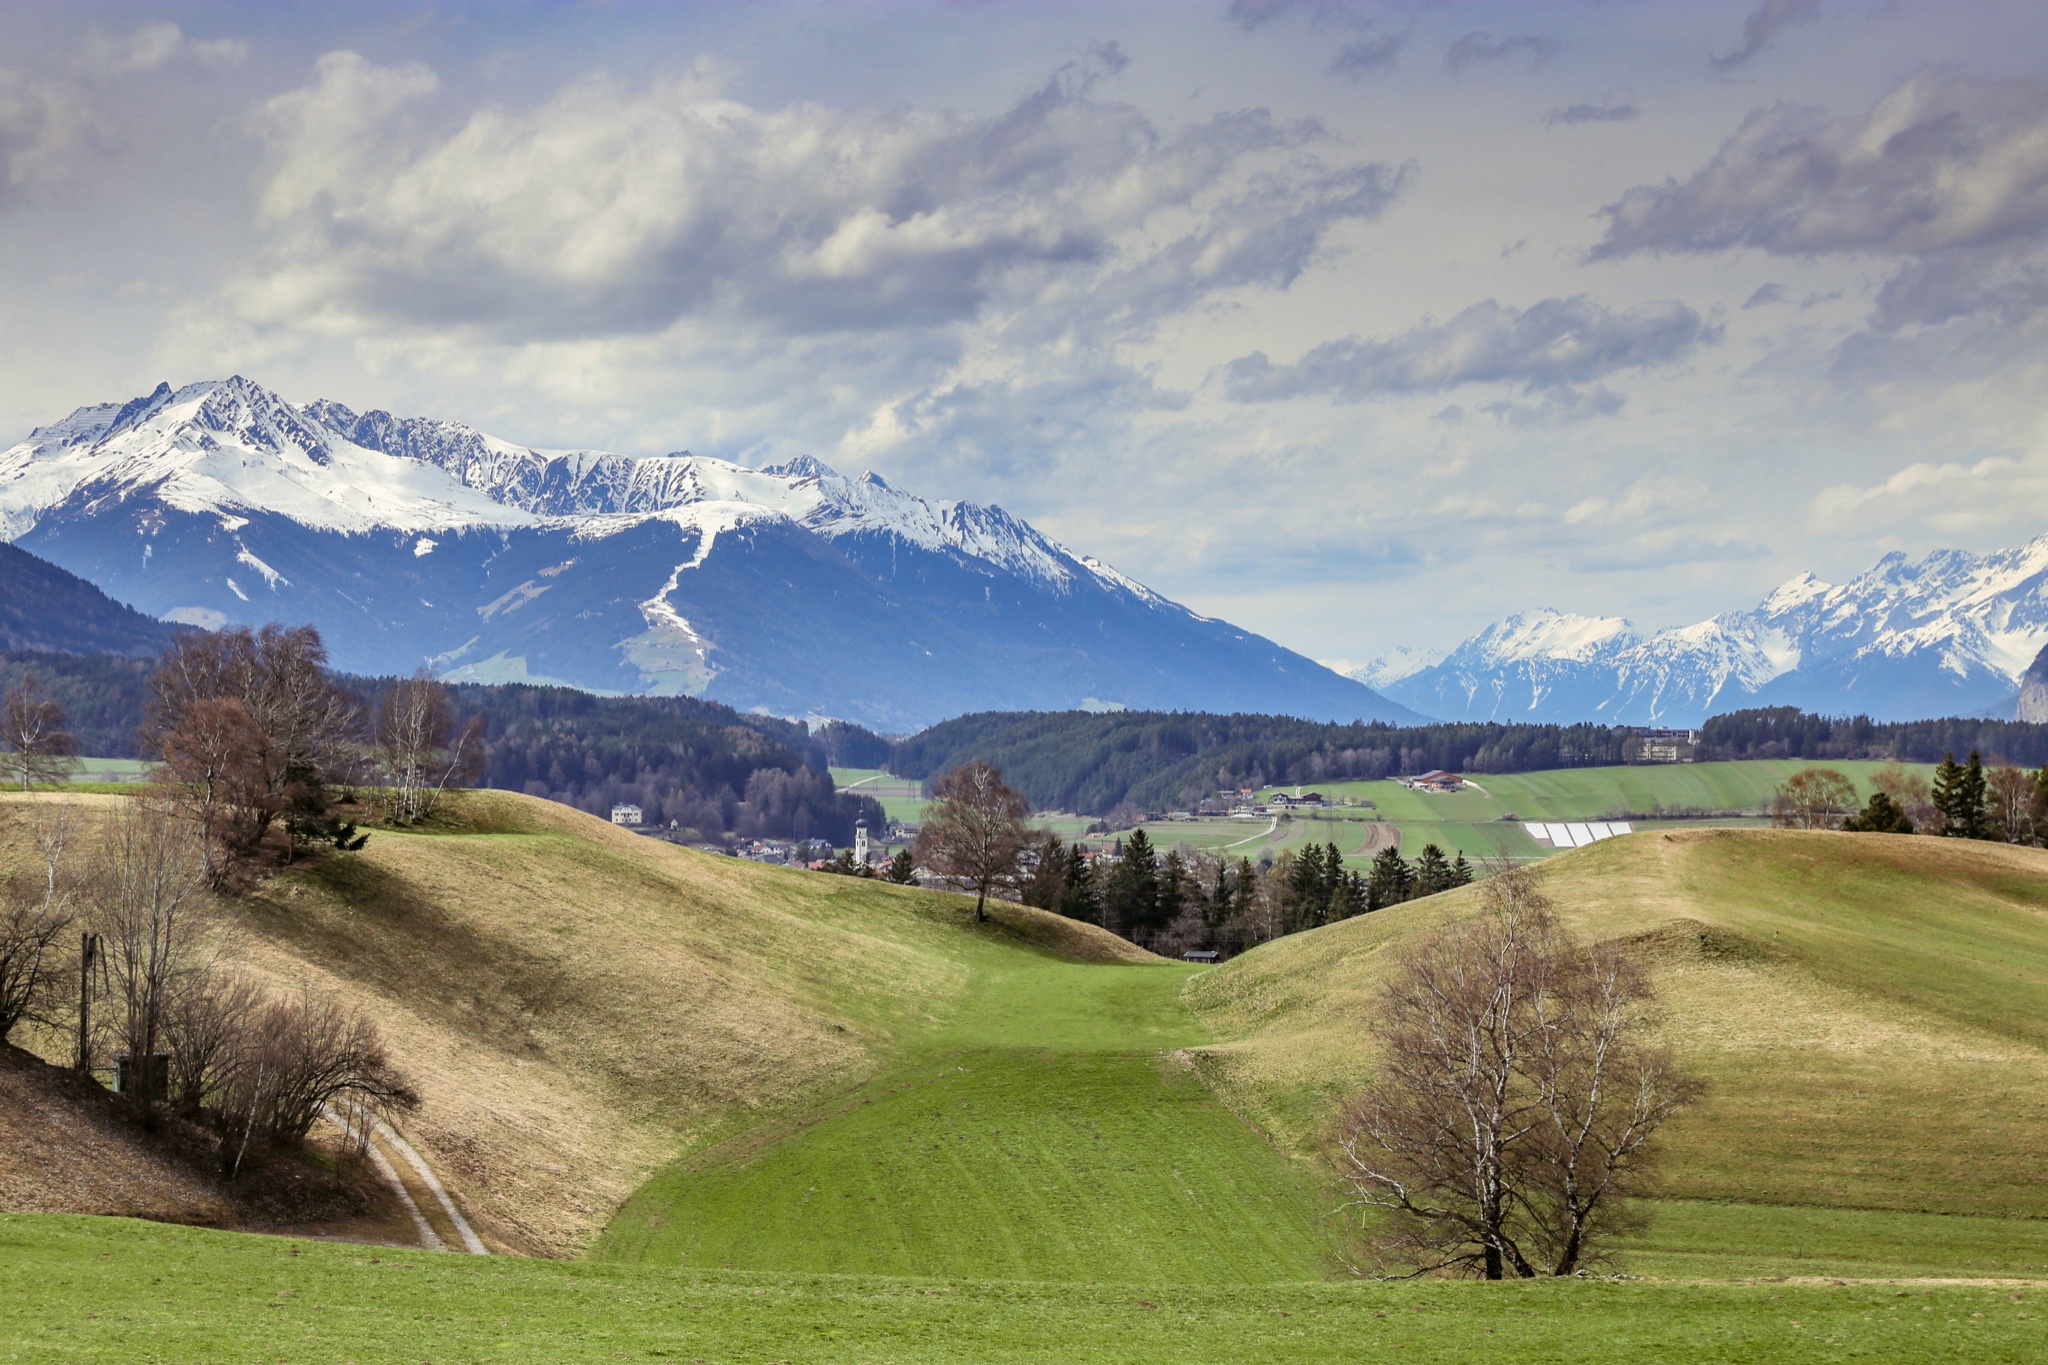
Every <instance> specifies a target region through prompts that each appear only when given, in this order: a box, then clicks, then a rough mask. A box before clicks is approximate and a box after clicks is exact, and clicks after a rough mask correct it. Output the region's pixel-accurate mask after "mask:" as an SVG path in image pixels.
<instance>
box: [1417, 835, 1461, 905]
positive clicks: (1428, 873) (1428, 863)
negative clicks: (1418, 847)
mask: <svg viewBox="0 0 2048 1365" xmlns="http://www.w3.org/2000/svg"><path fill="white" fill-rule="evenodd" d="M1454 885H1456V883H1454V882H1453V881H1452V880H1451V864H1450V860H1449V859H1447V858H1445V857H1444V851H1443V850H1442V849H1440V848H1438V847H1437V846H1436V845H1435V844H1424V845H1423V846H1422V856H1421V857H1419V858H1417V859H1416V860H1415V894H1416V895H1418V896H1434V895H1435V894H1436V893H1437V892H1439V891H1448V890H1450V889H1451V887H1452V886H1454Z"/></svg>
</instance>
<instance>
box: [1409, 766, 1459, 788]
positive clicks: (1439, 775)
mask: <svg viewBox="0 0 2048 1365" xmlns="http://www.w3.org/2000/svg"><path fill="white" fill-rule="evenodd" d="M1401 785H1402V786H1404V787H1406V788H1408V790H1410V791H1418V792H1454V791H1456V790H1458V788H1460V787H1462V786H1464V785H1465V779H1464V778H1462V777H1460V776H1458V775H1457V774H1456V773H1447V772H1445V771H1444V770H1443V769H1442V768H1432V769H1431V770H1430V771H1428V772H1426V773H1423V774H1422V775H1421V776H1420V777H1407V778H1403V779H1402V780H1401Z"/></svg>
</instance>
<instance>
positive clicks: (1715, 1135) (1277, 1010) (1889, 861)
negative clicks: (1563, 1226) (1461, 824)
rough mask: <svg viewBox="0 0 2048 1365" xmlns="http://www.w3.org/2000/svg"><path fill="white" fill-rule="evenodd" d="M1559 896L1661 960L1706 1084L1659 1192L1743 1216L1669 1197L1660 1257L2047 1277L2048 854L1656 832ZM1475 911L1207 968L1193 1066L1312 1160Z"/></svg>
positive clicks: (1424, 906)
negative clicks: (1907, 1254)
mask: <svg viewBox="0 0 2048 1365" xmlns="http://www.w3.org/2000/svg"><path fill="white" fill-rule="evenodd" d="M1545 885H1546V889H1547V891H1548V894H1550V895H1551V896H1552V897H1553V898H1554V899H1555V900H1556V902H1557V904H1558V906H1559V908H1560V910H1561V911H1562V912H1563V913H1564V915H1565V917H1566V918H1567V920H1568V921H1570V922H1571V923H1573V924H1574V925H1576V926H1577V927H1578V928H1579V929H1580V930H1581V931H1583V932H1585V933H1587V934H1589V935H1593V936H1600V937H1614V936H1619V937H1626V938H1630V939H1634V940H1637V941H1638V942H1640V943H1641V944H1643V945H1644V947H1645V948H1646V950H1647V951H1648V952H1650V953H1651V954H1652V956H1653V959H1654V962H1655V975H1656V980H1657V983H1658V986H1659V989H1660V992H1661V994H1662V997H1663V1001H1664V1004H1665V1007H1666V1009H1667V1011H1668V1017H1667V1022H1666V1027H1667V1029H1668V1030H1669V1032H1670V1035H1671V1036H1672V1038H1673V1039H1674V1040H1675V1041H1676V1042H1677V1044H1678V1045H1679V1047H1680V1048H1681V1050H1682V1052H1683V1055H1684V1056H1685V1057H1686V1059H1687V1060H1688V1061H1689V1062H1690V1064H1691V1065H1692V1066H1693V1067H1695V1068H1696V1069H1698V1070H1699V1071H1701V1072H1702V1073H1704V1074H1705V1075H1706V1076H1707V1077H1708V1079H1709V1080H1710V1082H1711V1084H1712V1091H1711V1093H1710V1095H1709V1097H1708V1098H1707V1100H1706V1101H1705V1102H1704V1103H1702V1104H1701V1105H1700V1106H1699V1107H1698V1108H1697V1109H1696V1110H1694V1111H1693V1112H1691V1113H1689V1114H1687V1115H1685V1116H1684V1117H1682V1118H1681V1119H1680V1120H1679V1121H1677V1122H1676V1123H1674V1125H1673V1127H1672V1129H1671V1131H1670V1143H1669V1146H1670V1162H1669V1166H1670V1170H1669V1174H1668V1178H1667V1181H1666V1188H1665V1194H1666V1196H1667V1197H1668V1198H1669V1199H1670V1200H1672V1201H1716V1203H1721V1202H1725V1203H1730V1204H1735V1205H1741V1206H1746V1207H1747V1208H1748V1210H1749V1211H1748V1212H1747V1213H1745V1214H1742V1215H1740V1216H1736V1215H1734V1214H1731V1213H1728V1212H1727V1211H1725V1210H1722V1211H1720V1212H1716V1211H1715V1210H1714V1207H1713V1206H1711V1205H1688V1204H1680V1203H1676V1202H1674V1203H1672V1204H1670V1205H1668V1206H1667V1210H1666V1211H1667V1215H1668V1216H1667V1217H1666V1218H1665V1219H1664V1220H1663V1222H1662V1224H1661V1230H1660V1231H1656V1232H1653V1233H1652V1234H1651V1238H1650V1242H1649V1245H1650V1246H1651V1247H1653V1248H1661V1250H1662V1251H1663V1252H1666V1253H1669V1255H1670V1256H1672V1257H1676V1258H1678V1260H1679V1261H1681V1262H1682V1261H1683V1260H1684V1258H1686V1257H1697V1256H1703V1255H1709V1254H1716V1253H1737V1254H1738V1256H1739V1254H1740V1253H1742V1252H1745V1251H1746V1252H1749V1253H1751V1254H1753V1255H1756V1256H1765V1257H1767V1256H1769V1255H1771V1254H1775V1253H1772V1252H1771V1251H1770V1250H1769V1248H1771V1247H1773V1246H1776V1247H1780V1248H1781V1249H1782V1248H1783V1247H1784V1246H1785V1245H1787V1244H1790V1243H1797V1242H1798V1241H1799V1240H1800V1238H1801V1237H1804V1238H1805V1239H1806V1240H1807V1241H1808V1242H1811V1243H1815V1244H1821V1243H1825V1244H1827V1245H1828V1247H1829V1249H1830V1250H1829V1254H1831V1255H1835V1256H1836V1257H1837V1258H1838V1260H1842V1261H1846V1262H1854V1261H1856V1260H1857V1258H1858V1257H1859V1256H1866V1257H1867V1258H1869V1259H1870V1260H1871V1261H1872V1262H1876V1263H1884V1262H1885V1258H1886V1257H1888V1256H1889V1257H1892V1258H1894V1260H1896V1258H1897V1257H1898V1256H1899V1255H1901V1254H1903V1253H1902V1250H1901V1245H1902V1244H1904V1243H1911V1242H1914V1241H1918V1240H1924V1239H1932V1240H1931V1242H1930V1245H1931V1244H1933V1243H1939V1242H1941V1241H1943V1240H1944V1239H1948V1240H1949V1241H1951V1242H1953V1241H1954V1240H1956V1239H1957V1238H1958V1236H1959V1235H1960V1236H1961V1240H1964V1241H1968V1240H1970V1239H1971V1238H1975V1237H1981V1238H1986V1239H1989V1240H1988V1242H1987V1243H1986V1244H1985V1245H1987V1246H1996V1247H1997V1248H1999V1250H1997V1251H1995V1252H1994V1253H1987V1254H1990V1255H1991V1259H1992V1260H1993V1261H1999V1260H2001V1258H2002V1260H2003V1263H2004V1264H2005V1265H2007V1266H2008V1267H2009V1268H2020V1267H2026V1268H2031V1269H2034V1270H2036V1271H2039V1270H2048V1223H2044V1222H2039V1221H2035V1220H2041V1219H2048V1179H2044V1178H2043V1167H2042V1158H2043V1156H2044V1154H2048V1153H2044V1148H2048V1011H2044V1009H2043V1005H2044V1003H2048V852H2043V851H2042V850H2038V849H2021V848H2013V847H2009V846H2006V845H2001V844H1979V843H1966V842H1962V841H1957V840H1940V839H1928V838H1917V837H1911V838H1909V837H1901V836H1876V835H1842V834H1828V833H1800V832H1793V831H1767V830H1757V831H1747V830H1701V831H1684V832H1664V833H1651V834H1639V835H1635V836H1632V837H1628V838H1623V839H1614V840H1609V841H1607V842H1604V843H1600V844H1595V845H1593V846H1592V847H1590V848H1585V849H1580V850H1577V851H1575V852H1572V853H1568V854H1563V855H1560V856H1559V857H1557V858H1555V859H1554V860H1552V861H1551V862H1549V863H1548V864H1546V872H1545ZM1477 904H1478V897H1477V891H1476V889H1473V890H1467V891H1460V892H1455V893H1451V894H1448V895H1445V896H1440V897H1435V898H1432V899H1431V900H1428V901H1421V902H1415V903H1412V904H1410V905H1408V906H1403V907H1398V908H1396V909H1394V910H1391V911H1386V912H1382V913H1380V914H1377V915H1371V916H1366V917H1362V918H1359V919H1354V920H1347V921H1345V922H1343V923H1341V924H1337V925H1334V926H1331V927H1329V928H1326V929H1321V930H1317V931H1315V932H1312V933H1308V934H1301V935H1296V936H1294V937H1291V938H1286V939H1281V940H1278V941H1276V942H1274V943H1272V944H1269V945H1266V946H1265V947H1263V948H1261V949H1259V950H1257V951H1256V952H1253V953H1249V954H1246V955H1245V956H1244V957H1241V958H1239V959H1237V960H1236V961H1234V962H1232V963H1230V964H1228V965H1227V966H1225V967H1223V968H1220V969H1218V970H1216V971H1215V972H1212V973H1209V974H1206V975H1204V976H1203V977H1202V978H1200V979H1199V980H1197V981H1195V982H1194V983H1192V984H1191V986H1190V988H1189V991H1188V999H1189V1001H1190V1003H1191V1004H1192V1005H1193V1006H1194V1008H1195V1010H1196V1012H1197V1013H1198V1014H1199V1015H1200V1016H1201V1017H1202V1019H1203V1020H1204V1022H1206V1023H1207V1024H1208V1025H1209V1026H1210V1028H1212V1029H1213V1030H1214V1031H1215V1032H1216V1033H1217V1034H1218V1036H1219V1037H1222V1038H1225V1039H1228V1040H1230V1041H1228V1042H1226V1043H1224V1044H1222V1045H1220V1046H1217V1047H1213V1048H1209V1049H1204V1050H1202V1052H1201V1054H1200V1059H1199V1063H1198V1064H1199V1066H1200V1067H1201V1069H1202V1071H1203V1073H1204V1075H1205V1076H1206V1077H1207V1078H1208V1079H1210V1080H1211V1081H1212V1082H1213V1083H1214V1084H1215V1085H1216V1086H1217V1088H1218V1090H1219V1091H1220V1093H1222V1094H1223V1095H1224V1096H1225V1097H1226V1098H1227V1099H1228V1100H1229V1101H1230V1102H1231V1103H1232V1104H1233V1105H1234V1106H1237V1107H1238V1108H1240V1109H1241V1110H1242V1111H1243V1112H1246V1113H1248V1114H1250V1115H1251V1116H1253V1117H1254V1118H1255V1119H1256V1120H1257V1121H1258V1122H1259V1123H1260V1124H1261V1125H1262V1126H1264V1127H1265V1128H1267V1129H1268V1130H1269V1131H1271V1132H1273V1133H1275V1134H1276V1135H1277V1136H1278V1137H1279V1138H1280V1140H1281V1141H1282V1142H1283V1143H1284V1144H1285V1145H1287V1146H1288V1147H1289V1148H1290V1149H1291V1150H1294V1151H1296V1152H1301V1153H1312V1152H1314V1151H1317V1150H1319V1149H1320V1148H1321V1146H1322V1144H1323V1143H1324V1142H1325V1141H1326V1140H1327V1139H1328V1137H1329V1136H1330V1134H1329V1131H1328V1126H1327V1125H1328V1123H1329V1116H1330V1114H1331V1113H1332V1107H1333V1105H1334V1103H1335V1101H1336V1100H1337V1098H1338V1097H1339V1096H1340V1095H1341V1094H1343V1093H1345V1092H1346V1091H1347V1090H1349V1089H1350V1088H1352V1087H1353V1086H1355V1085H1356V1084H1358V1083H1359V1082H1360V1081H1361V1080H1362V1079H1363V1078H1364V1077H1365V1076H1366V1075H1368V1074H1369V1071H1370V1068H1371V1066H1372V1058H1371V1056H1370V1054H1369V1050H1368V1048H1367V1045H1366V1043H1365V1041H1364V1039H1363V1035H1362V1030H1361V1027H1360V1025H1361V1023H1362V1022H1363V1021H1364V1020H1365V1019H1366V1018H1367V1016H1368V1015H1369V1014H1370V1012H1371V1011H1372V1009H1373V1008H1374V1003H1375V1000H1376V992H1377V990H1378V988H1379V986H1380V983H1381V982H1382V981H1383V980H1384V977H1385V974H1386V972H1387V971H1388V969H1389V964H1390V963H1391V962H1392V961H1393V960H1394V957H1395V954H1396V952H1397V951H1398V949H1399V948H1400V946H1401V945H1402V944H1403V943H1405V942H1407V941H1409V940H1410V939H1412V938H1413V937H1414V936H1415V935H1417V934H1420V933H1423V932H1425V931H1426V930H1428V929H1429V928H1430V927H1431V926H1433V925H1435V924H1437V923H1440V922H1442V921H1443V920H1444V919H1446V918H1448V917H1452V916H1458V915H1464V914H1470V913H1473V912H1474V911H1475V909H1476V907H1477ZM1787 1210H1791V1211H1793V1212H1786V1211H1787ZM1847 1210H1858V1211H1863V1212H1862V1213H1859V1214H1858V1215H1855V1216H1850V1215H1848V1214H1846V1213H1845V1212H1843V1211H1847ZM1922 1215H1939V1216H1940V1217H1937V1218H1934V1219H1933V1220H1932V1221H1931V1222H1929V1223H1916V1222H1914V1221H1913V1220H1914V1219H1915V1218H1917V1217H1919V1216H1922ZM1859 1219H1860V1220H1861V1221H1860V1222H1859ZM1967 1219H1976V1220H1981V1221H1980V1222H1978V1223H1976V1224H1972V1226H1974V1227H1975V1229H1976V1230H1975V1231H1974V1232H1971V1233H1968V1234H1962V1233H1961V1229H1962V1227H1963V1226H1964V1224H1965V1220H1967ZM1873 1220H1874V1221H1873ZM1902 1220H1903V1221H1902ZM2018 1220H2026V1221H2018ZM1936 1224H1939V1225H1941V1227H1942V1230H1941V1231H1939V1232H1937V1231H1935V1230H1934V1227H1935V1225H1936ZM1858 1227H1861V1228H1862V1229H1863V1231H1862V1233H1861V1234H1859V1233H1858V1232H1857V1228H1858ZM1688 1229H1690V1230H1688ZM1801 1229H1804V1231H1803V1232H1801V1231H1800V1230H1801ZM1879 1244H1884V1245H1885V1246H1887V1247H1888V1248H1889V1249H1888V1250H1885V1251H1879V1250H1878V1249H1877V1248H1878V1246H1879ZM1838 1273H1839V1271H1838Z"/></svg>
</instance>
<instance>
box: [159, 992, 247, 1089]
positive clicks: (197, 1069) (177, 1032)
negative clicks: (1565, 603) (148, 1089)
mask: <svg viewBox="0 0 2048 1365" xmlns="http://www.w3.org/2000/svg"><path fill="white" fill-rule="evenodd" d="M268 998H269V997H268V995H267V994H266V993H265V991H264V990H263V987H262V986H261V985H259V984H258V983H257V982H256V981H254V980H252V979H251V978H249V977H247V976H244V975H242V974H241V973H239V972H234V971H226V970H222V969H220V968H218V967H216V968H215V969H213V970H210V971H196V972H191V973H188V974H187V975H186V976H185V977H183V978H182V979H180V980H179V981H177V982H176V983H175V984H174V985H173V987H172V989H171V992H170V1004H169V1008H168V1009H167V1010H166V1011H165V1014H164V1050H165V1051H166V1052H167V1053H169V1055H170V1059H171V1064H170V1075H169V1082H170V1093H169V1095H168V1096H167V1097H166V1098H168V1099H169V1100H170V1102H171V1103H172V1104H173V1105H175V1106H176V1107H177V1108H179V1109H181V1110H183V1111H184V1112H186V1113H188V1114H197V1113H198V1112H200V1110H202V1109H203V1108H205V1107H206V1105H207V1104H208V1103H209V1102H211V1101H213V1100H216V1099H218V1098H219V1097H220V1096H221V1095H222V1094H224V1093H225V1092H226V1091H227V1090H228V1088H229V1087H230V1086H231V1085H233V1084H234V1082H235V1080H236V1078H237V1077H238V1076H239V1075H240V1071H241V1066H242V1063H243V1062H244V1060H245V1059H246V1057H247V1055H248V1052H249V1039H250V1036H251V1033H252V1030H253V1029H254V1027H255V1023H256V1020H257V1018H258V1016H259V1015H260V1013H261V1011H262V1009H263V1007H264V1005H265V1004H266V1003H267V1001H268Z"/></svg>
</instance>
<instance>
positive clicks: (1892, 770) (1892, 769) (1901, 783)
mask: <svg viewBox="0 0 2048 1365" xmlns="http://www.w3.org/2000/svg"><path fill="white" fill-rule="evenodd" d="M1870 785H1871V786H1873V787H1875V788H1876V789H1877V790H1878V791H1881V792H1883V793H1884V794H1885V795H1886V796H1887V797H1888V798H1890V800H1891V803H1892V804H1893V805H1895V806H1897V807H1898V808H1899V809H1900V810H1902V811H1904V812H1905V815H1906V819H1907V820H1908V821H1910V822H1911V823H1912V826H1913V828H1914V829H1917V830H1938V829H1940V828H1941V812H1940V811H1939V810H1937V809H1935V806H1934V792H1933V788H1932V787H1930V786H1929V785H1928V782H1927V775H1926V774H1925V773H1922V772H1916V771H1915V770H1913V769H1911V768H1903V767H1900V766H1899V765H1898V764H1896V763H1887V764H1885V766H1884V767H1882V768H1880V769H1878V771H1877V776H1875V777H1873V778H1871V779H1870Z"/></svg>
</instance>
